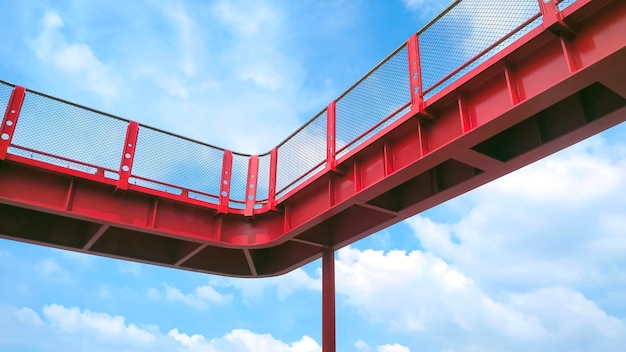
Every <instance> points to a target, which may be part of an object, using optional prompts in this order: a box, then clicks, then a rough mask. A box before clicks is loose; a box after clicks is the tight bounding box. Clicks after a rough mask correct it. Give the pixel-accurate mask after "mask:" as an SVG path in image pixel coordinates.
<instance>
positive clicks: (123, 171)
mask: <svg viewBox="0 0 626 352" xmlns="http://www.w3.org/2000/svg"><path fill="white" fill-rule="evenodd" d="M138 135H139V124H138V123H137V122H135V121H130V122H129V123H128V128H127V129H126V139H125V141H124V148H123V149H122V159H121V160H120V170H119V176H120V177H119V178H118V179H117V185H116V186H115V188H116V189H120V190H127V189H128V180H129V179H130V175H131V173H132V170H133V162H134V161H135V149H136V147H137V136H138Z"/></svg>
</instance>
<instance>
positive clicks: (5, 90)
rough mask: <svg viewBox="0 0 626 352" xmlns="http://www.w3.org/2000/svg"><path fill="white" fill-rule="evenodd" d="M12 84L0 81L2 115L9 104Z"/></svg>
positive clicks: (0, 109)
mask: <svg viewBox="0 0 626 352" xmlns="http://www.w3.org/2000/svg"><path fill="white" fill-rule="evenodd" d="M13 88H14V86H13V85H12V84H9V83H6V82H3V81H0V111H1V114H2V115H1V116H2V117H4V112H5V111H6V108H7V105H9V98H10V97H11V91H13Z"/></svg>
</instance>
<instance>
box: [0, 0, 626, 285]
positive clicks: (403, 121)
mask: <svg viewBox="0 0 626 352" xmlns="http://www.w3.org/2000/svg"><path fill="white" fill-rule="evenodd" d="M562 16H563V19H564V21H565V22H566V23H567V24H568V25H571V26H572V27H573V28H576V35H575V36H571V37H570V36H567V38H565V36H566V35H565V34H562V33H558V32H557V33H556V35H555V33H554V32H552V31H549V30H547V29H546V28H543V27H538V28H536V29H534V30H532V31H530V32H529V33H528V34H526V35H524V36H523V37H522V38H520V39H519V40H517V41H515V42H514V43H513V44H511V45H510V46H508V47H507V48H506V49H504V50H503V51H502V52H499V53H498V54H496V55H494V56H493V57H492V58H490V59H489V60H487V61H486V62H484V63H483V64H481V65H479V66H478V67H476V68H475V69H473V70H471V71H470V72H469V73H467V74H465V75H464V76H462V77H461V78H459V79H458V80H457V81H455V82H454V83H453V84H451V85H450V86H448V87H446V88H444V89H442V90H441V91H439V92H437V93H436V94H434V95H433V97H431V98H429V99H428V100H427V101H425V102H424V112H426V113H427V114H428V115H429V116H430V118H429V119H422V118H416V117H420V116H419V114H418V112H416V111H415V110H412V111H411V112H410V113H408V114H406V115H405V116H403V117H401V118H399V119H398V120H396V121H394V122H393V123H392V124H390V125H389V126H387V127H385V128H384V129H383V130H382V131H380V132H379V133H377V134H376V135H374V136H373V137H372V138H370V139H368V140H367V141H366V142H364V143H363V144H361V145H359V146H358V147H355V148H354V149H352V150H350V152H348V153H346V154H345V155H343V156H342V157H341V158H339V159H338V160H335V163H336V164H335V166H336V171H332V172H331V171H330V170H326V171H325V172H323V173H321V174H319V175H317V176H316V177H313V178H311V179H310V180H309V181H307V182H304V183H303V184H301V185H299V186H298V187H295V189H293V190H291V191H290V192H289V193H288V194H287V195H285V196H282V197H281V198H280V200H279V201H278V202H277V201H276V198H275V197H276V189H275V185H276V178H277V156H278V155H277V150H276V149H274V150H273V151H272V152H271V153H270V167H269V169H270V175H269V178H270V184H269V190H268V200H267V205H266V206H264V208H263V209H257V210H258V211H255V210H253V212H252V213H253V215H254V216H248V217H245V216H243V215H244V213H245V212H248V213H247V214H248V215H249V214H250V208H249V207H248V206H246V209H244V210H236V209H231V208H229V207H228V204H229V201H230V183H231V173H232V152H230V151H225V152H224V157H223V162H222V164H223V172H222V175H221V180H220V181H221V184H220V195H219V203H218V204H216V205H213V206H208V205H207V203H205V202H201V201H198V200H195V199H191V198H189V197H186V195H185V194H183V195H180V196H179V195H175V194H168V193H166V192H161V191H157V190H152V189H148V188H145V187H142V186H140V185H135V184H128V190H126V191H115V189H116V187H117V186H118V184H117V181H116V180H112V179H107V178H104V177H100V176H98V175H90V174H85V173H81V172H78V171H76V170H71V169H67V168H63V167H60V166H54V165H51V164H46V163H44V162H41V161H37V160H33V159H29V158H26V157H22V156H18V155H14V154H10V153H9V154H7V156H6V160H5V161H4V162H3V164H2V166H1V167H0V235H1V236H3V237H7V238H11V239H16V240H21V241H27V242H33V243H38V244H44V245H48V246H55V247H60V248H66V249H71V250H76V251H83V252H88V253H94V254H98V255H105V256H111V257H116V258H123V259H129V260H135V261H140V262H146V263H153V264H159V265H164V266H170V267H174V268H181V269H187V270H195V271H201V272H210V273H217V274H223V275H231V276H242V277H246V276H255V277H256V276H272V275H277V274H281V273H285V272H287V271H290V270H292V269H294V268H296V267H298V266H300V265H303V264H305V263H308V262H310V261H312V260H314V259H317V258H320V257H321V256H322V255H323V254H324V253H328V252H329V251H332V250H334V249H336V248H339V247H341V246H344V245H347V244H349V243H352V242H354V241H356V240H358V239H361V238H363V237H365V236H367V235H369V234H372V233H374V232H376V231H378V230H380V229H383V228H385V227H387V226H389V225H391V224H393V223H396V222H398V221H401V220H403V219H405V218H407V217H409V216H411V215H414V214H416V213H418V212H421V211H423V210H426V209H428V208H430V207H432V206H434V205H437V204H440V203H441V202H444V201H446V200H448V199H450V198H452V197H455V196H457V195H459V194H461V193H464V192H466V191H468V190H471V189H473V188H475V187H478V186H480V185H482V184H485V183H487V182H489V181H491V180H493V179H496V178H498V177H500V176H502V175H504V174H506V173H509V172H511V171H513V170H516V169H518V168H520V167H523V166H524V165H527V164H529V163H532V162H534V161H536V160H538V159H540V158H542V157H545V156H547V155H549V154H551V153H554V152H556V151H558V150H560V149H562V148H564V147H566V146H569V145H571V144H573V143H576V142H578V141H580V140H582V139H584V138H587V137H589V136H591V135H593V134H596V133H598V132H600V131H602V130H604V129H607V128H609V127H611V126H613V125H615V124H617V123H620V122H622V121H624V120H625V119H626V99H625V98H626V68H625V67H624V65H623V63H624V62H626V37H625V36H624V35H623V34H624V33H625V29H626V3H624V2H622V1H617V0H615V1H597V0H595V1H590V0H586V1H585V0H579V1H577V2H575V3H574V4H572V5H570V6H569V7H567V8H566V9H565V10H564V11H563V13H562ZM416 39H417V38H416ZM409 43H411V41H409ZM409 45H413V44H409ZM411 48H412V47H411ZM412 50H413V49H411V50H409V55H411V54H410V52H412ZM418 111H419V109H418ZM3 128H5V127H4V124H3ZM327 135H328V133H327ZM250 169H254V168H253V167H249V172H248V176H249V177H248V180H250ZM224 181H226V182H224ZM248 182H249V183H250V181H248ZM222 192H224V193H222ZM183 193H184V192H183ZM222 194H223V195H222ZM247 195H251V194H250V193H247Z"/></svg>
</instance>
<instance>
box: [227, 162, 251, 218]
mask: <svg viewBox="0 0 626 352" xmlns="http://www.w3.org/2000/svg"><path fill="white" fill-rule="evenodd" d="M249 160H250V157H249V156H247V155H240V154H233V169H232V173H231V179H230V203H229V206H230V207H231V208H235V209H244V208H245V207H246V206H245V201H246V186H247V183H248V162H249Z"/></svg>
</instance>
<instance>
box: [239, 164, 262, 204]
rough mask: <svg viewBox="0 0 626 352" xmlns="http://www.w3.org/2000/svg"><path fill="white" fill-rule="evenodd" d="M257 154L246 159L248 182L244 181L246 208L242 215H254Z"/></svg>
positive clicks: (257, 165) (257, 166) (257, 168)
mask: <svg viewBox="0 0 626 352" xmlns="http://www.w3.org/2000/svg"><path fill="white" fill-rule="evenodd" d="M258 174H259V156H258V155H252V156H250V159H249V160H248V182H247V183H246V209H245V210H244V213H243V215H244V216H252V215H254V205H255V204H256V189H257V185H258Z"/></svg>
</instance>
